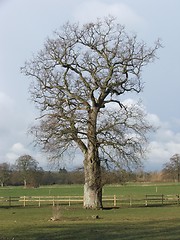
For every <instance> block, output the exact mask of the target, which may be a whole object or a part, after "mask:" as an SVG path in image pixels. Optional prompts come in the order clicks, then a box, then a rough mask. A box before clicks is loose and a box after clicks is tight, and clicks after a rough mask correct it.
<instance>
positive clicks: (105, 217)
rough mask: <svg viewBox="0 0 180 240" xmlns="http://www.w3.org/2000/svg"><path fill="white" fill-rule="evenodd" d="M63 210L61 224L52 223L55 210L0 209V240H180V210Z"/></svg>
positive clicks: (71, 208)
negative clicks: (97, 217) (96, 217)
mask: <svg viewBox="0 0 180 240" xmlns="http://www.w3.org/2000/svg"><path fill="white" fill-rule="evenodd" d="M61 211H62V213H61V218H60V220H59V221H50V218H51V217H52V214H53V213H52V207H47V208H44V207H43V208H9V209H0V216H1V222H0V239H1V240H2V239H6V240H7V239H8V240H9V239H13V238H14V239H18V240H21V239H22V240H24V239H27V240H28V239H29V240H40V239H42V240H45V239H47V240H51V239H52V240H57V239H69V240H70V239H103V240H106V239H107V240H111V239H112V240H116V239H127V240H130V239H132V240H139V239H146V240H148V239H161V240H162V239H163V240H164V239H169V240H170V239H179V234H180V216H179V208H178V207H151V208H145V207H144V208H126V209H109V210H100V211H96V210H84V209H82V208H73V207H66V208H62V209H61ZM93 215H98V216H99V219H93V218H92V216H93Z"/></svg>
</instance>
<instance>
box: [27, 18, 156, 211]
mask: <svg viewBox="0 0 180 240" xmlns="http://www.w3.org/2000/svg"><path fill="white" fill-rule="evenodd" d="M54 34H55V36H54V38H52V39H48V40H47V41H46V43H45V45H44V49H43V50H42V51H40V52H39V53H38V54H37V56H36V57H34V58H33V59H32V60H30V61H29V62H26V63H25V66H24V67H23V68H22V72H23V73H24V74H25V75H27V76H29V77H31V78H32V84H31V85H30V92H31V96H32V100H33V101H34V102H35V104H36V105H37V107H38V108H39V109H40V112H41V114H40V117H39V123H38V124H37V126H36V127H34V128H33V129H32V131H33V132H34V134H35V137H36V141H37V143H38V144H41V145H42V148H43V150H45V151H46V152H48V153H51V154H52V156H54V157H57V158H59V157H61V156H62V155H63V153H64V152H66V151H70V150H71V149H72V148H74V147H75V146H77V147H78V148H79V149H80V150H81V151H82V154H83V155H84V162H83V163H84V171H85V185H84V207H86V208H101V207H102V193H101V192H102V191H101V190H102V184H101V167H100V166H101V164H102V163H107V164H116V165H122V164H123V163H126V164H128V165H131V164H138V163H139V162H140V160H141V158H142V156H143V154H144V146H145V143H146V140H147V139H146V133H147V132H148V131H149V130H150V129H151V126H150V124H149V123H147V121H146V120H147V119H146V117H145V115H144V112H143V111H142V109H141V108H140V107H139V106H138V105H136V104H130V105H127V104H124V102H123V98H122V97H123V96H124V95H125V93H133V92H135V93H140V92H141V91H142V89H143V83H142V82H141V71H142V68H143V67H144V66H146V65H147V64H148V63H150V62H152V61H153V60H154V59H155V58H156V50H157V49H158V48H159V47H160V43H159V42H158V41H157V42H156V43H155V46H154V47H153V48H147V46H146V44H145V43H144V42H138V40H137V36H136V35H128V34H127V33H126V31H125V29H124V27H123V26H121V25H119V24H117V23H116V21H115V19H114V18H112V17H108V18H104V19H103V20H100V19H99V20H97V21H96V22H95V23H88V24H85V25H83V26H80V25H79V24H70V23H67V24H65V25H64V26H63V27H62V28H61V30H59V31H57V32H55V33H54Z"/></svg>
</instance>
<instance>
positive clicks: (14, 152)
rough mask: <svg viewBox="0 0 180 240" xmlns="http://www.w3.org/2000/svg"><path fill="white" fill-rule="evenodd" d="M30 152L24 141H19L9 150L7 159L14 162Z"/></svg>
mask: <svg viewBox="0 0 180 240" xmlns="http://www.w3.org/2000/svg"><path fill="white" fill-rule="evenodd" d="M29 153H30V151H29V149H27V148H26V147H25V146H24V145H23V144H22V143H19V142H18V143H15V144H13V145H12V147H11V148H10V150H9V152H8V153H7V154H6V160H7V161H8V162H9V163H11V164H13V163H14V162H15V160H16V159H17V158H18V157H20V156H21V155H24V154H29Z"/></svg>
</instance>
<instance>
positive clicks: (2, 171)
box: [0, 162, 11, 187]
mask: <svg viewBox="0 0 180 240" xmlns="http://www.w3.org/2000/svg"><path fill="white" fill-rule="evenodd" d="M10 173H11V170H10V165H9V164H8V163H5V162H4V163H1V164H0V185H1V187H4V185H5V184H6V183H7V181H8V180H9V179H10Z"/></svg>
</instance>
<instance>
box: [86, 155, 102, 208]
mask: <svg viewBox="0 0 180 240" xmlns="http://www.w3.org/2000/svg"><path fill="white" fill-rule="evenodd" d="M84 172H85V184H84V208H91V209H100V208H102V207H103V206H102V185H101V167H100V162H99V159H97V158H94V157H92V152H91V153H89V154H88V156H87V159H85V161H84Z"/></svg>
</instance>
